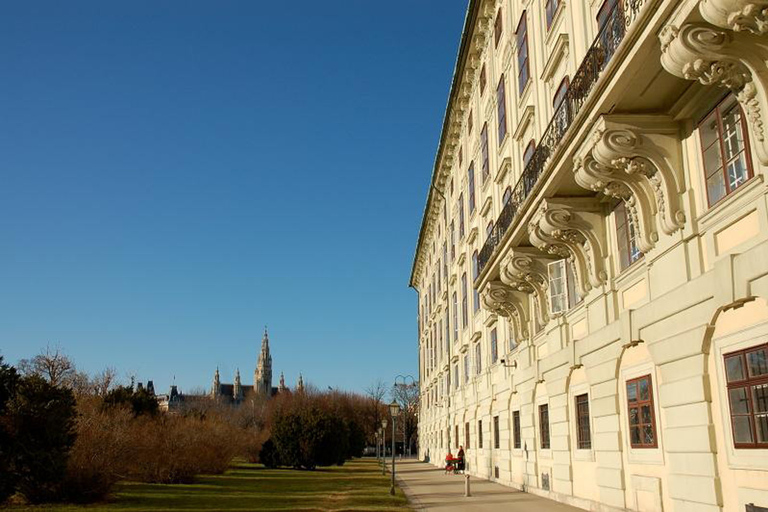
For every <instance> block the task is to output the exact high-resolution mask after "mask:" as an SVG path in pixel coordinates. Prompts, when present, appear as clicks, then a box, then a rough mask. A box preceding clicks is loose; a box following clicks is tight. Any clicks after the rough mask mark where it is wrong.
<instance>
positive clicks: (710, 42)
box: [659, 23, 768, 165]
mask: <svg viewBox="0 0 768 512" xmlns="http://www.w3.org/2000/svg"><path fill="white" fill-rule="evenodd" d="M659 40H660V41H661V52H662V55H661V64H662V66H664V69H666V70H667V71H669V72H670V73H672V74H673V75H675V76H679V77H681V78H684V79H686V80H698V81H699V82H700V83H702V84H703V85H719V86H722V87H726V88H728V89H730V90H731V91H733V93H734V94H735V96H736V98H737V99H738V100H739V103H740V104H741V106H742V108H743V109H744V112H745V114H746V116H747V119H748V121H749V125H750V127H751V135H752V142H753V146H754V147H755V150H756V152H757V156H758V158H759V159H760V161H761V162H762V163H763V164H765V165H768V138H766V134H765V126H764V123H765V115H766V112H768V97H767V96H766V94H768V67H767V66H766V62H768V40H766V38H765V37H759V36H755V35H754V34H751V33H748V32H732V31H730V30H724V29H722V28H718V27H714V26H712V25H709V24H707V23H687V24H685V25H683V26H682V27H680V28H678V27H676V26H675V25H667V26H665V27H664V28H663V29H662V30H661V33H660V34H659Z"/></svg>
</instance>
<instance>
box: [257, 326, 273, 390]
mask: <svg viewBox="0 0 768 512" xmlns="http://www.w3.org/2000/svg"><path fill="white" fill-rule="evenodd" d="M253 387H254V388H255V390H256V392H257V393H259V394H261V395H266V396H269V395H270V394H271V393H272V356H271V355H270V353H269V333H268V332H267V326H266V325H265V326H264V337H263V338H262V339H261V352H260V353H259V359H258V362H257V363H256V371H255V372H254V373H253Z"/></svg>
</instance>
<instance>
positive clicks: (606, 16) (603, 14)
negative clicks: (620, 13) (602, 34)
mask: <svg viewBox="0 0 768 512" xmlns="http://www.w3.org/2000/svg"><path fill="white" fill-rule="evenodd" d="M618 3H619V0H605V1H604V2H603V5H602V6H600V10H599V11H597V27H598V28H597V30H598V31H601V30H603V28H604V27H605V26H606V25H607V24H608V21H609V20H610V17H611V13H612V12H613V9H614V8H615V7H616V5H617V4H618Z"/></svg>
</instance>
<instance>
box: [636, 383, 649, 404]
mask: <svg viewBox="0 0 768 512" xmlns="http://www.w3.org/2000/svg"><path fill="white" fill-rule="evenodd" d="M638 384H639V386H640V400H649V399H650V398H649V394H648V384H649V383H648V379H643V380H641V381H639V382H638Z"/></svg>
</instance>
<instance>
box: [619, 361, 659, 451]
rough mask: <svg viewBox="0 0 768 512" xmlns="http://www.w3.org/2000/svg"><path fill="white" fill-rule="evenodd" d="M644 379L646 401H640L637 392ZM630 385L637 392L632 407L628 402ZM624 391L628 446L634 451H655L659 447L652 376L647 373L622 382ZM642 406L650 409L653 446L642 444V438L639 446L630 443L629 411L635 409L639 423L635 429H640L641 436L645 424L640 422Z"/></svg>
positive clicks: (630, 414) (630, 425) (638, 392)
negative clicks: (646, 385)
mask: <svg viewBox="0 0 768 512" xmlns="http://www.w3.org/2000/svg"><path fill="white" fill-rule="evenodd" d="M646 379H647V380H648V399H647V400H640V391H639V386H640V381H643V380H646ZM630 384H633V385H635V386H636V391H637V393H636V395H635V396H636V397H637V400H636V401H635V402H634V405H632V402H630V401H629V385H630ZM624 390H625V393H626V394H627V396H626V400H627V424H628V426H629V429H628V430H627V439H628V440H629V446H630V447H631V448H632V449H634V450H645V449H655V448H658V447H659V429H658V428H657V422H656V410H655V407H656V405H655V403H654V399H653V376H652V375H651V374H650V373H649V374H646V375H641V376H640V377H635V378H633V379H628V380H627V381H625V382H624ZM643 405H648V407H649V408H650V411H651V423H650V425H651V428H652V431H653V444H648V443H643V442H642V437H641V443H640V444H636V443H634V442H633V441H632V424H631V423H630V421H631V416H632V413H631V409H632V408H637V411H638V419H639V422H638V423H637V428H639V429H641V434H642V428H643V426H644V425H646V424H647V423H644V422H643V421H642V413H641V410H642V406H643Z"/></svg>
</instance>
